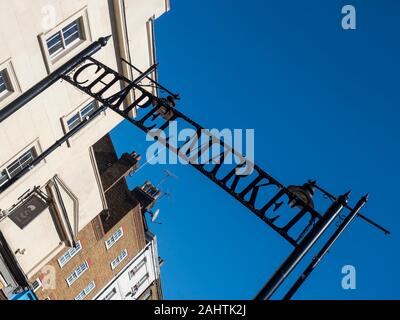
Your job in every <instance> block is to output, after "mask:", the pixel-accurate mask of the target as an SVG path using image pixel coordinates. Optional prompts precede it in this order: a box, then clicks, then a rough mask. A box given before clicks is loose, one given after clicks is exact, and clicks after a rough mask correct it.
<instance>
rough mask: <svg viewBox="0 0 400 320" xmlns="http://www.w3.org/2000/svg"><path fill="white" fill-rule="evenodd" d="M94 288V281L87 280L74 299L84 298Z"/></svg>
mask: <svg viewBox="0 0 400 320" xmlns="http://www.w3.org/2000/svg"><path fill="white" fill-rule="evenodd" d="M94 289H96V283H95V282H94V281H91V282H89V284H88V285H87V286H86V287H85V289H83V290H82V291H81V292H79V293H78V295H77V296H76V297H75V298H74V300H83V299H85V298H86V297H87V296H88V295H89V294H90V293H91V292H92V291H93V290H94Z"/></svg>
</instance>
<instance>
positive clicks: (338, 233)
mask: <svg viewBox="0 0 400 320" xmlns="http://www.w3.org/2000/svg"><path fill="white" fill-rule="evenodd" d="M367 201H368V195H366V196H364V197H362V198H361V199H360V200H359V201H358V202H357V204H356V206H355V207H354V209H353V210H352V211H351V212H350V213H349V214H348V215H347V217H346V218H345V219H344V220H343V222H342V223H341V224H340V226H339V228H338V229H336V231H335V233H334V234H333V235H332V236H331V237H330V238H329V240H328V241H327V243H326V244H325V245H324V246H323V247H322V249H321V250H320V251H319V252H318V254H317V255H316V256H315V257H314V258H313V259H312V261H311V263H310V264H309V265H308V266H307V268H306V269H305V271H304V272H303V273H302V275H301V276H300V277H299V278H298V279H297V281H296V282H295V283H294V285H293V286H292V287H291V288H290V289H289V291H288V293H286V295H285V296H284V297H283V300H289V299H291V298H292V297H293V295H294V294H295V293H296V292H297V290H298V289H299V288H300V286H301V285H302V284H303V283H304V281H306V279H307V278H308V276H309V275H310V274H311V272H313V271H314V269H315V268H316V267H317V266H318V264H319V263H320V262H321V260H322V258H323V257H324V256H325V255H326V254H327V253H328V252H329V250H330V249H331V247H332V246H333V244H334V243H335V242H336V240H337V239H338V238H339V237H340V236H341V234H342V233H343V232H344V230H345V229H346V228H347V227H348V226H349V225H350V223H351V222H352V221H353V220H354V218H355V217H356V216H357V214H358V212H359V211H360V210H361V208H362V207H363V206H364V205H365V204H366V203H367Z"/></svg>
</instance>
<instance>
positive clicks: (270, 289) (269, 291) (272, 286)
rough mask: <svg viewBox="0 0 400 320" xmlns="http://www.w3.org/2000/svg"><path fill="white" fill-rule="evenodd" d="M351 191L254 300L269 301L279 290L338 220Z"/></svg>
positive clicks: (341, 197)
mask: <svg viewBox="0 0 400 320" xmlns="http://www.w3.org/2000/svg"><path fill="white" fill-rule="evenodd" d="M349 195H350V191H349V192H347V193H346V194H344V195H342V196H340V197H339V198H338V199H337V200H336V201H335V202H334V203H333V204H332V205H331V206H330V207H329V209H328V210H327V211H326V213H325V214H324V215H323V216H322V218H321V219H320V220H319V221H318V222H317V224H316V225H315V226H314V227H313V228H312V229H311V231H310V232H309V233H308V234H307V235H306V236H305V237H304V239H303V240H302V241H301V242H300V243H299V245H298V246H297V247H296V248H295V249H294V250H293V252H292V253H291V254H290V255H289V257H288V258H287V259H286V260H285V262H283V264H282V265H281V266H280V267H279V269H278V270H277V271H276V272H275V273H274V275H273V276H272V277H271V278H270V279H269V281H268V282H267V283H266V284H265V286H264V287H263V288H262V289H261V291H260V292H259V293H258V294H257V296H256V297H255V298H254V300H268V299H270V298H271V296H272V295H273V294H274V293H275V291H276V290H277V289H278V288H279V286H280V285H281V284H282V283H283V281H285V279H286V278H287V277H288V276H289V274H290V273H291V272H292V271H293V269H294V268H295V267H296V266H297V264H298V263H299V262H300V261H301V259H303V258H304V256H305V255H306V254H307V253H308V251H309V250H310V249H311V248H312V246H313V245H314V244H315V243H316V242H317V240H318V239H319V238H320V236H321V235H322V234H323V233H324V232H325V230H326V229H327V228H328V227H329V226H330V224H331V223H332V222H333V221H334V220H335V219H336V217H337V216H338V215H339V213H340V212H341V211H342V209H343V207H344V205H346V204H347V201H348V199H349Z"/></svg>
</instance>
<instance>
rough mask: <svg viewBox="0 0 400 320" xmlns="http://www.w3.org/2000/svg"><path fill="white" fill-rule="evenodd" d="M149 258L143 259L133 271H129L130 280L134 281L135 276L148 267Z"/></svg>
mask: <svg viewBox="0 0 400 320" xmlns="http://www.w3.org/2000/svg"><path fill="white" fill-rule="evenodd" d="M146 262H147V258H146V257H145V258H144V259H142V260H141V261H140V262H139V263H138V264H137V265H136V266H135V267H134V268H133V269H132V270H130V271H129V280H130V279H132V278H133V277H134V276H135V274H136V273H137V272H138V271H139V270H140V269H141V268H143V267H144V266H145V265H146Z"/></svg>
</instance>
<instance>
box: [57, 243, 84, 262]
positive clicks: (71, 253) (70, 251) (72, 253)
mask: <svg viewBox="0 0 400 320" xmlns="http://www.w3.org/2000/svg"><path fill="white" fill-rule="evenodd" d="M76 244H77V248H69V249H68V250H67V251H66V252H64V254H63V255H62V256H61V257H59V258H58V259H57V262H58V265H59V266H60V268H63V267H64V266H65V265H66V264H67V263H68V262H70V261H71V260H72V258H73V257H75V256H76V255H77V254H78V253H79V252H80V251H81V250H82V243H81V242H80V241H77V242H76ZM63 258H64V259H65V260H64V261H61V260H62V259H63Z"/></svg>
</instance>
